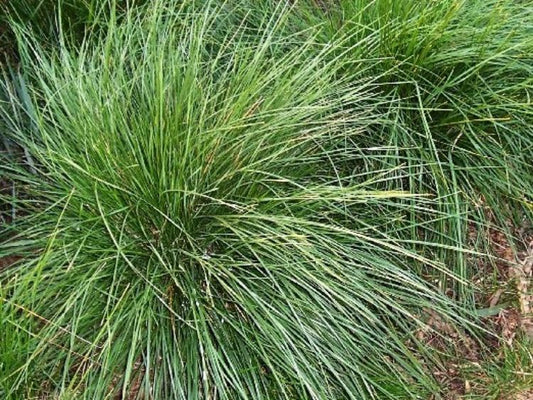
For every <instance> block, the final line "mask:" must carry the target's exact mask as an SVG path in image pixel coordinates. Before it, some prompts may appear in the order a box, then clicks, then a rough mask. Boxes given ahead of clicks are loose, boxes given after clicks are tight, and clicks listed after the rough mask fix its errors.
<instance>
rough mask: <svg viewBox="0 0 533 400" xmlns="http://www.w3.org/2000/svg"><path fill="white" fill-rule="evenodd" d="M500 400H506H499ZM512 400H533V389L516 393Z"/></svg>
mask: <svg viewBox="0 0 533 400" xmlns="http://www.w3.org/2000/svg"><path fill="white" fill-rule="evenodd" d="M501 400H508V399H501ZM514 400H533V389H530V390H526V391H523V392H520V393H517V394H516V397H515V398H514Z"/></svg>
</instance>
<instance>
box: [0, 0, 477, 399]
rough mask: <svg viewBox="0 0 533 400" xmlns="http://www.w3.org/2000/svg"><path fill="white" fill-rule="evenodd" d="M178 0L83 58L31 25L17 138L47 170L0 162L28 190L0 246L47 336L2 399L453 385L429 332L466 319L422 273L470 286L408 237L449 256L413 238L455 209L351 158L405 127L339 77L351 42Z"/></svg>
mask: <svg viewBox="0 0 533 400" xmlns="http://www.w3.org/2000/svg"><path fill="white" fill-rule="evenodd" d="M171 4H172V6H169V5H168V4H166V5H165V6H163V3H159V2H156V3H155V4H154V5H153V6H151V7H148V8H146V9H145V10H144V12H143V13H139V14H137V13H135V12H130V13H128V14H127V15H126V16H125V18H124V20H123V21H122V23H121V24H118V25H117V24H115V23H114V22H113V20H112V21H110V22H109V25H108V27H107V30H106V31H104V32H103V33H102V34H99V35H95V36H93V37H91V40H90V41H87V42H84V43H83V44H82V45H81V47H80V48H79V49H74V50H73V49H69V48H68V47H66V46H65V45H62V44H59V46H58V47H57V49H55V50H54V49H52V50H50V49H48V50H43V49H42V48H41V47H40V46H39V44H38V42H37V41H36V40H35V39H34V38H33V36H32V35H31V34H29V33H24V32H21V33H20V37H21V41H22V42H25V43H26V44H25V45H22V46H21V57H22V72H21V73H20V74H18V75H17V76H16V77H15V79H13V81H12V83H5V84H4V85H3V86H4V92H5V99H4V101H3V102H2V108H1V109H2V111H1V121H2V128H1V129H3V132H5V134H6V135H7V136H8V137H9V139H10V140H11V141H12V142H14V143H16V144H17V145H19V146H21V147H22V148H24V149H26V150H27V152H28V154H29V155H30V156H31V159H32V165H28V160H27V159H25V160H22V161H20V162H19V163H15V162H13V161H12V160H11V161H10V162H9V163H3V164H2V167H0V168H1V169H0V170H1V171H2V173H3V174H5V176H7V177H9V179H11V180H12V181H13V182H14V183H15V185H16V186H17V188H18V189H19V190H21V191H22V192H24V196H21V197H20V198H18V199H17V200H16V201H15V202H14V205H13V206H14V207H16V208H17V210H18V215H19V217H18V218H17V219H15V220H14V221H13V223H12V224H11V225H10V226H8V227H7V230H6V231H5V233H6V234H7V235H6V236H5V237H9V238H8V239H5V240H3V242H2V243H1V245H0V256H8V255H17V256H23V257H24V258H22V259H21V260H20V261H19V262H18V263H17V264H16V265H13V266H11V267H10V268H8V269H6V270H4V271H2V272H1V284H2V299H1V301H2V304H3V307H4V309H5V310H8V311H9V310H13V309H16V310H18V311H17V313H9V312H7V311H6V314H5V315H7V317H6V320H5V323H6V326H9V327H10V329H11V328H12V327H17V326H18V325H17V324H20V323H19V319H22V320H24V321H26V322H28V321H29V325H30V326H29V327H26V328H25V329H26V331H28V334H29V335H30V336H32V337H34V338H36V342H35V343H33V342H32V343H31V344H32V346H33V347H31V346H30V348H29V351H28V352H27V353H21V354H19V357H20V358H18V359H17V360H16V362H17V363H18V364H20V367H17V368H16V369H14V370H12V371H10V373H9V374H7V376H4V377H2V380H1V382H2V385H3V388H4V393H5V395H6V396H7V397H8V398H9V397H10V396H11V398H16V396H17V395H18V393H20V390H27V391H29V393H31V394H32V395H37V394H41V395H43V394H44V395H46V394H51V393H53V394H56V395H67V394H68V395H71V394H72V393H76V396H78V397H76V398H87V399H100V398H108V397H110V396H115V395H120V394H121V395H122V396H123V397H125V398H127V397H128V396H133V397H138V398H142V397H148V396H149V397H153V398H156V399H171V398H172V399H235V398H243V399H262V398H264V399H272V398H283V399H361V398H376V397H379V398H394V399H398V398H414V397H417V396H422V397H425V396H426V395H427V394H428V393H431V392H434V391H436V390H438V388H437V387H436V383H435V381H434V379H433V378H432V376H431V374H430V370H429V368H431V366H432V365H434V363H436V361H437V360H436V358H435V357H436V355H434V354H432V353H431V352H430V351H429V349H426V348H425V347H424V346H422V345H421V344H420V343H419V342H418V340H417V335H416V330H417V329H418V328H420V327H421V326H423V322H422V321H423V319H424V314H425V311H424V310H426V309H432V310H434V312H436V313H438V314H439V315H441V316H442V318H446V319H447V320H449V321H450V322H451V323H458V324H463V323H464V320H463V315H464V314H463V312H462V311H461V310H460V309H459V308H458V307H457V306H456V305H455V304H454V303H453V302H452V301H451V300H450V299H448V298H447V297H446V296H444V295H442V294H440V293H439V292H437V291H436V290H435V289H434V288H432V287H430V286H429V285H428V284H427V283H426V282H425V281H424V280H423V279H421V278H420V277H419V276H418V275H417V274H416V273H415V270H416V268H415V266H416V265H423V266H424V267H425V268H426V269H427V270H438V271H440V272H442V273H445V274H446V275H447V276H448V277H449V278H450V279H455V276H454V274H453V273H452V272H450V271H448V270H447V268H446V266H444V265H442V264H441V263H439V262H438V261H434V260H430V259H428V258H426V257H424V256H423V255H420V254H419V253H417V252H416V251H414V250H413V248H412V247H411V245H410V243H411V242H413V241H416V242H417V243H418V244H421V245H424V246H427V247H432V246H438V245H439V243H432V242H428V241H424V240H415V239H414V238H413V236H412V235H413V232H416V231H417V230H418V229H419V228H420V229H424V221H431V220H435V219H437V220H444V219H447V218H457V216H456V215H452V216H449V215H445V214H442V213H439V212H438V205H439V204H440V202H441V201H442V199H440V198H437V199H435V198H432V197H430V196H426V193H425V192H420V193H413V192H412V191H411V190H405V188H404V187H402V186H401V182H405V181H406V180H411V179H416V177H415V176H414V173H415V172H414V171H413V170H411V169H408V168H402V167H401V166H400V167H399V166H398V165H391V163H390V157H391V156H390V155H387V157H386V158H383V157H381V156H374V155H372V151H375V154H378V155H379V154H381V153H387V148H382V147H375V148H373V149H370V150H368V151H355V150H354V149H355V147H354V144H356V143H359V142H361V143H364V142H365V141H366V140H367V139H365V137H366V136H367V135H370V134H372V133H373V132H374V131H375V126H376V125H378V124H384V125H387V124H391V123H393V121H392V120H390V119H388V116H386V115H383V114H382V113H381V111H380V107H381V105H382V103H383V101H386V99H384V98H383V97H382V96H381V95H380V94H379V93H378V94H376V93H374V91H373V88H374V86H375V80H372V79H370V78H367V77H365V76H364V75H363V74H362V75H361V76H360V79H359V80H357V81H354V76H353V75H350V76H349V77H348V78H347V79H339V75H340V73H339V72H340V71H341V70H343V68H345V67H346V62H345V61H343V58H342V57H341V55H342V54H343V52H342V51H340V52H339V49H342V48H343V47H345V46H347V45H346V39H345V38H341V39H339V41H338V42H332V43H331V46H330V47H329V48H325V49H323V50H321V51H320V52H318V53H317V51H316V42H317V38H316V37H313V36H311V37H310V38H308V39H307V40H305V41H302V42H300V43H299V45H298V46H287V45H286V43H285V42H282V41H279V40H278V37H279V36H278V32H279V30H280V29H283V28H282V26H283V24H284V23H285V21H286V17H287V14H286V13H285V12H283V11H281V12H279V13H274V14H272V15H270V16H268V18H267V19H263V20H260V21H259V28H260V30H258V31H257V32H262V33H260V34H258V35H256V37H253V38H251V37H250V35H249V30H248V28H242V29H240V30H239V29H238V30H236V31H232V32H228V33H227V34H226V35H225V36H224V35H221V32H220V30H217V27H216V26H215V23H214V21H217V18H218V16H219V14H220V13H221V9H220V8H217V7H213V6H212V5H208V6H206V7H204V8H201V9H199V10H195V11H194V12H191V11H190V10H188V9H186V8H183V7H180V6H179V5H178V3H174V2H172V3H171ZM222 10H223V9H222ZM257 21H258V20H257V19H254V20H253V21H251V23H250V24H251V25H255V24H257ZM242 25H243V27H244V26H246V24H245V23H243V24H242ZM299 37H300V38H301V37H303V35H300V36H299ZM294 40H297V39H294ZM370 40H373V39H372V38H370V39H369V41H370ZM281 50H282V51H281ZM369 166H371V167H372V168H368V167H369ZM11 201H12V199H11ZM413 210H416V212H417V215H418V217H417V219H412V216H413ZM2 315H4V314H2ZM465 324H466V323H465ZM2 334H3V335H4V334H5V333H4V330H2ZM5 354H6V353H5V352H2V353H0V363H1V362H2V358H4V357H6V355H5ZM37 365H38V366H39V367H36V366H37Z"/></svg>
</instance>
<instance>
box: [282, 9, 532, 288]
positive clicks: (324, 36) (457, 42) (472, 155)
mask: <svg viewBox="0 0 533 400" xmlns="http://www.w3.org/2000/svg"><path fill="white" fill-rule="evenodd" d="M314 3H315V2H313V1H300V2H298V4H297V6H296V7H295V10H294V12H293V14H292V18H293V19H294V20H295V21H296V22H293V23H292V24H293V25H296V26H305V25H308V24H312V25H318V24H320V33H319V35H318V40H317V41H318V42H319V43H322V44H323V45H327V44H328V43H330V42H331V41H332V40H335V38H339V37H347V38H348V39H347V46H349V47H350V49H349V51H345V52H344V56H343V57H342V58H343V59H344V61H345V62H346V64H345V65H346V67H345V68H344V69H342V71H341V75H340V76H342V77H343V79H346V78H347V77H348V76H350V75H352V74H353V76H354V79H355V80H357V79H360V77H361V73H362V69H364V67H362V66H366V74H368V75H370V76H374V77H377V80H378V82H379V84H378V85H376V88H377V90H378V91H379V92H380V93H382V95H383V96H384V97H386V98H388V99H389V101H384V102H383V103H382V108H381V110H382V112H383V113H384V114H385V115H387V118H386V119H387V120H388V121H393V123H383V124H380V125H378V126H377V129H375V130H374V132H373V134H372V135H368V136H366V137H365V138H366V139H368V140H366V141H364V140H360V141H358V142H357V146H356V147H357V148H365V147H367V148H371V147H372V146H382V147H389V148H390V151H389V153H388V154H390V159H389V161H388V162H389V163H390V165H391V166H392V165H398V166H399V165H405V163H406V164H407V165H409V167H408V169H409V170H410V171H412V172H413V173H412V174H410V177H411V178H410V179H409V180H408V182H405V186H404V187H405V188H406V189H407V190H412V191H413V192H421V191H424V192H432V193H435V194H436V195H437V196H438V197H441V198H442V199H447V201H443V202H441V204H440V206H439V211H440V212H442V213H443V214H445V215H454V214H455V215H462V216H463V217H462V218H457V219H450V218H448V219H445V220H443V221H438V222H437V221H436V222H437V223H436V224H433V225H431V226H429V229H428V231H427V234H428V235H429V236H427V239H428V240H431V241H438V242H440V243H442V244H446V245H447V246H458V247H463V246H464V245H465V238H466V232H467V231H468V229H469V228H468V225H467V224H468V223H470V224H471V226H473V225H472V224H475V223H479V224H485V223H487V218H486V216H487V215H490V216H491V217H490V220H491V221H494V222H496V223H497V224H498V225H499V226H501V227H505V226H507V225H508V224H507V221H508V219H511V220H512V221H513V224H514V225H516V226H520V225H522V224H524V220H529V219H531V218H532V217H533V215H532V211H531V210H532V208H531V199H532V197H533V179H531V176H533V170H532V164H531V162H530V160H529V159H530V158H531V157H530V154H531V152H532V149H533V135H532V131H531V126H532V124H533V121H532V113H531V110H532V107H531V99H530V93H531V89H532V88H533V80H532V76H533V74H532V72H533V71H532V69H531V68H532V66H533V59H532V58H531V55H532V54H533V35H532V34H531V32H533V23H532V21H533V18H532V16H533V8H532V6H531V4H530V2H516V1H510V0H509V1H507V0H506V1H488V2H486V1H483V2H482V1H474V2H472V1H452V0H438V1H410V0H408V1H401V2H396V1H391V0H375V1H370V2H367V1H340V2H338V4H337V6H334V5H333V4H330V3H328V2H323V3H327V4H328V6H327V7H322V8H321V7H316V5H315V4H314ZM369 38H374V40H372V41H369V40H368V39H369ZM339 51H342V50H339ZM365 60H371V61H369V62H365ZM371 168H374V167H371ZM415 171H416V172H415ZM413 218H416V216H414V217H413ZM435 235H436V236H435ZM434 256H435V257H437V258H438V259H440V260H442V261H444V262H445V263H446V264H447V265H449V266H450V267H451V268H452V269H454V270H455V271H456V272H457V273H459V274H460V275H461V276H463V277H464V278H466V279H468V277H469V271H468V268H469V266H468V265H467V258H465V257H464V255H463V254H461V253H456V252H449V251H448V250H447V249H443V250H442V251H439V252H437V254H434ZM454 289H455V291H456V292H460V293H461V296H462V297H464V298H466V297H469V296H470V293H469V291H468V290H466V291H465V287H464V286H462V287H457V286H456V287H455V288H454Z"/></svg>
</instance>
